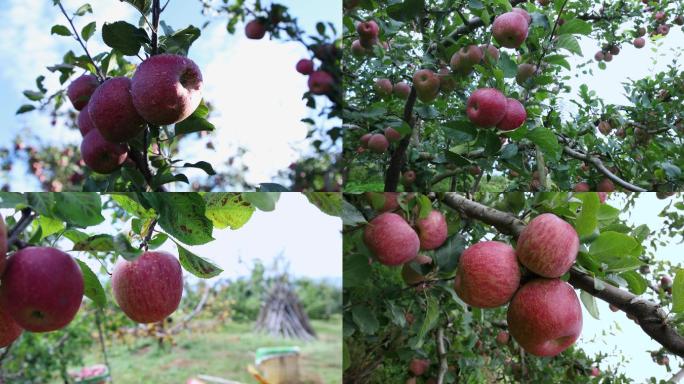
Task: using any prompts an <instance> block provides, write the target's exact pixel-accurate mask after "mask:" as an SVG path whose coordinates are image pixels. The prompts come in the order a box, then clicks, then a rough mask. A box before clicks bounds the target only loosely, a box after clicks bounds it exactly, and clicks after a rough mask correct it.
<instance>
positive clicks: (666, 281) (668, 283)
mask: <svg viewBox="0 0 684 384" xmlns="http://www.w3.org/2000/svg"><path fill="white" fill-rule="evenodd" d="M660 286H661V287H663V289H664V288H670V287H672V278H671V277H670V276H667V275H664V276H663V277H661V278H660Z"/></svg>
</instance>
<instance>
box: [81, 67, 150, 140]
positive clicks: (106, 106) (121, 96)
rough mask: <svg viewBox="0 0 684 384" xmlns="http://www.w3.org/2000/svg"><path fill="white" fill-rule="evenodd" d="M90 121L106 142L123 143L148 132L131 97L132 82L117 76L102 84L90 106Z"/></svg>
mask: <svg viewBox="0 0 684 384" xmlns="http://www.w3.org/2000/svg"><path fill="white" fill-rule="evenodd" d="M88 112H89V113H90V120H91V121H92V122H93V124H94V125H95V127H96V128H97V129H98V130H99V131H100V133H101V134H102V137H104V138H105V139H106V140H108V141H111V142H114V143H121V142H124V141H128V140H130V139H132V138H134V137H135V136H137V135H138V134H139V133H141V132H142V131H143V130H144V129H145V120H144V119H143V118H142V116H140V114H139V113H138V111H137V109H136V108H135V106H134V104H133V98H132V97H131V80H130V79H129V78H127V77H114V78H111V79H109V80H107V81H105V82H104V83H102V85H100V86H99V87H98V88H97V89H96V90H95V93H93V96H92V97H91V98H90V102H89V104H88Z"/></svg>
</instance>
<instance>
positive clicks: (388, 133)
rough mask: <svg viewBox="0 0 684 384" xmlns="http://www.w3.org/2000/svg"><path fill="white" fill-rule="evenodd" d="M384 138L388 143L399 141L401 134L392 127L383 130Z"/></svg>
mask: <svg viewBox="0 0 684 384" xmlns="http://www.w3.org/2000/svg"><path fill="white" fill-rule="evenodd" d="M385 137H386V138H387V140H389V141H390V142H395V141H399V140H401V133H399V131H397V130H396V129H394V128H392V127H387V128H385Z"/></svg>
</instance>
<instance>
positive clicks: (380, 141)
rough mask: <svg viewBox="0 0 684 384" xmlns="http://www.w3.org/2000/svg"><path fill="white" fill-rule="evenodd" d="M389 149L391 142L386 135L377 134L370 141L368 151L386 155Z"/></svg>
mask: <svg viewBox="0 0 684 384" xmlns="http://www.w3.org/2000/svg"><path fill="white" fill-rule="evenodd" d="M387 148H389V141H387V138H386V137H385V135H380V134H375V135H373V136H371V138H370V140H368V149H370V150H371V151H373V152H375V153H385V151H387Z"/></svg>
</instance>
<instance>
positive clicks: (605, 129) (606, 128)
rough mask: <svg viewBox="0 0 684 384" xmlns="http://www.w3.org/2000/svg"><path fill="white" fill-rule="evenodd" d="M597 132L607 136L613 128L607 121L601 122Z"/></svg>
mask: <svg viewBox="0 0 684 384" xmlns="http://www.w3.org/2000/svg"><path fill="white" fill-rule="evenodd" d="M598 130H599V132H601V133H602V134H604V135H609V134H610V132H611V131H612V130H613V127H611V126H610V123H609V122H607V121H601V122H600V123H599V124H598Z"/></svg>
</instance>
